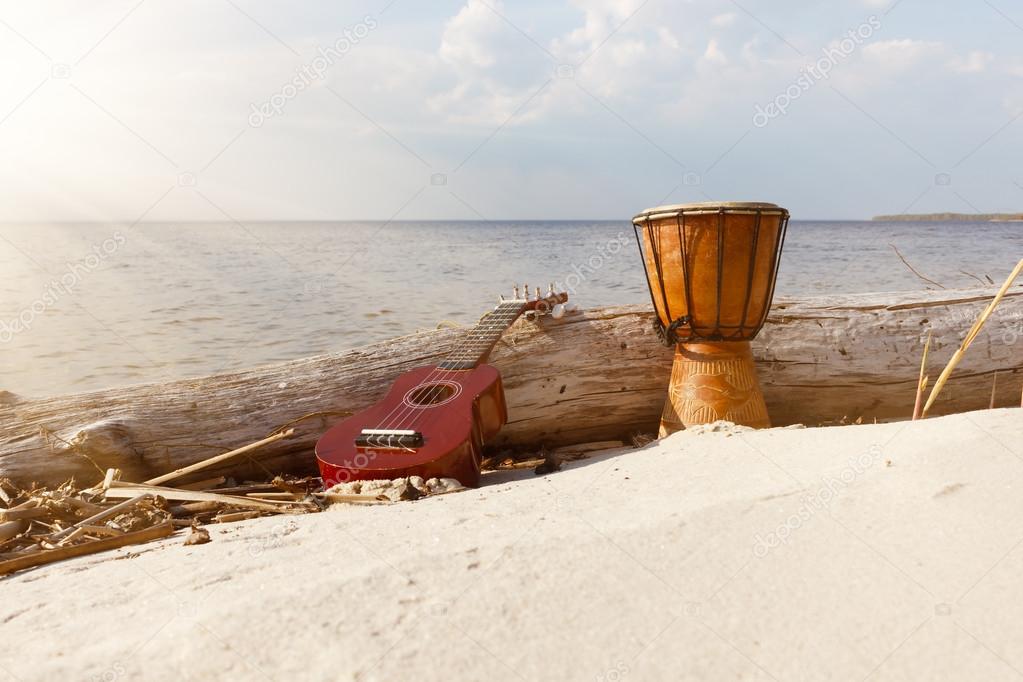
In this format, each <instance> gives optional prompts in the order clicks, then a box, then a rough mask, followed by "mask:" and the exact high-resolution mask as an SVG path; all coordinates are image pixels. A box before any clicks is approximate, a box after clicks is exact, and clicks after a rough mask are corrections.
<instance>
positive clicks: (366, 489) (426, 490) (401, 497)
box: [313, 476, 465, 504]
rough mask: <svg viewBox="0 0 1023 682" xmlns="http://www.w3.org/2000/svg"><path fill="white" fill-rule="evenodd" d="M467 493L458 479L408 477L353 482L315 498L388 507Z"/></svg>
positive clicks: (336, 487)
mask: <svg viewBox="0 0 1023 682" xmlns="http://www.w3.org/2000/svg"><path fill="white" fill-rule="evenodd" d="M460 490H465V486H463V485H462V484H461V482H459V481H458V480H457V479H454V478H430V479H426V480H424V479H423V478H422V477H421V476H408V477H405V478H395V479H392V480H388V479H379V480H368V481H349V482H347V483H338V484H337V485H335V486H333V487H332V488H329V489H327V490H325V491H324V492H322V493H314V494H313V498H314V499H317V500H322V501H324V502H327V503H333V502H341V503H349V504H382V503H383V504H386V503H390V502H406V501H412V500H418V499H420V498H423V497H430V496H433V495H445V494H447V493H454V492H458V491H460Z"/></svg>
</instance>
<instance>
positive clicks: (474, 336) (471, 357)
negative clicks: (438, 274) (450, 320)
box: [437, 301, 526, 370]
mask: <svg viewBox="0 0 1023 682" xmlns="http://www.w3.org/2000/svg"><path fill="white" fill-rule="evenodd" d="M525 307H526V303H525V302H523V301H505V302H504V303H501V304H500V305H498V306H497V307H496V308H495V309H494V311H493V312H491V313H490V314H489V315H487V316H486V317H485V318H483V319H482V320H481V321H480V322H479V324H477V325H476V326H475V327H473V328H472V330H470V331H469V333H468V335H466V337H465V338H464V339H463V340H462V342H461V343H460V344H459V345H458V347H457V348H456V349H455V350H454V351H453V352H452V353H451V354H450V355H448V356H447V357H446V358H445V359H444V361H443V362H441V363H440V364H438V365H437V369H447V370H453V369H472V368H473V367H475V366H476V365H478V364H480V363H481V362H483V361H484V360H486V358H487V356H488V355H490V351H491V350H493V348H494V346H495V345H496V344H497V341H498V339H500V338H501V334H503V333H504V332H505V330H506V329H508V327H510V326H511V324H512V322H514V321H515V320H516V319H518V317H519V315H521V314H522V311H523V310H525Z"/></svg>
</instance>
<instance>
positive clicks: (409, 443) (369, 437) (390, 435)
mask: <svg viewBox="0 0 1023 682" xmlns="http://www.w3.org/2000/svg"><path fill="white" fill-rule="evenodd" d="M355 446H356V447H360V448H393V449H395V450H408V449H410V448H420V447H422V446H423V434H421V433H420V432H419V431H412V430H411V429H363V430H362V432H361V433H360V434H359V435H358V436H356V438H355Z"/></svg>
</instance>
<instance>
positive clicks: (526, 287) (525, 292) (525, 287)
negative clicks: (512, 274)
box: [522, 284, 529, 301]
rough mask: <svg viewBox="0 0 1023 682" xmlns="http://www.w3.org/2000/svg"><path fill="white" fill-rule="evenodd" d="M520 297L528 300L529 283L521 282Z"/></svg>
mask: <svg viewBox="0 0 1023 682" xmlns="http://www.w3.org/2000/svg"><path fill="white" fill-rule="evenodd" d="M522 298H524V299H526V300H527V301H528V300H529V285H528V284H523V285H522Z"/></svg>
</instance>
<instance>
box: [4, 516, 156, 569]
mask: <svg viewBox="0 0 1023 682" xmlns="http://www.w3.org/2000/svg"><path fill="white" fill-rule="evenodd" d="M173 532H174V524H172V523H171V522H170V521H166V522H164V523H161V524H159V525H156V526H151V527H149V528H145V529H143V530H137V531H134V532H131V533H125V534H124V535H119V536H117V537H113V538H104V539H102V540H93V541H91V542H86V543H83V544H81V545H67V546H65V547H58V548H56V549H47V550H42V551H38V552H33V553H31V554H26V555H24V556H19V557H15V558H13V559H7V560H6V561H0V575H7V574H8V573H13V572H14V571H20V570H21V569H23V568H31V567H33V566H42V565H44V564H49V563H53V562H54V561H60V560H62V559H70V558H72V557H78V556H85V555H87V554H95V553H96V552H105V551H107V550H109V549H117V548H118V547H125V546H127V545H137V544H141V543H143V542H149V541H150V540H156V539H158V538H164V537H167V536H168V535H170V534H171V533H173Z"/></svg>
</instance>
